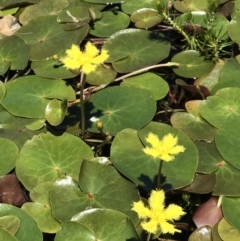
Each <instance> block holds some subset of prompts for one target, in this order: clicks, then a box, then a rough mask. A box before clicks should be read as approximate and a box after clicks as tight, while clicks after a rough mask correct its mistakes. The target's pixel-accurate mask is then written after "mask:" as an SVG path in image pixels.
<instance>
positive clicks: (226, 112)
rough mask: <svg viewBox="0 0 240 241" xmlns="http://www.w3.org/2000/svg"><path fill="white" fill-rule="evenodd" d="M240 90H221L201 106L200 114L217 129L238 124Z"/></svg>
mask: <svg viewBox="0 0 240 241" xmlns="http://www.w3.org/2000/svg"><path fill="white" fill-rule="evenodd" d="M239 95H240V88H234V87H232V88H224V89H220V90H219V91H218V92H217V93H216V94H215V95H214V96H209V97H207V99H206V100H203V101H202V103H201V105H200V114H201V116H202V117H203V118H204V119H206V120H207V121H208V122H209V123H210V124H212V125H213V126H215V127H217V128H221V127H225V126H227V125H231V126H232V124H233V123H236V122H238V120H239V115H240V99H239Z"/></svg>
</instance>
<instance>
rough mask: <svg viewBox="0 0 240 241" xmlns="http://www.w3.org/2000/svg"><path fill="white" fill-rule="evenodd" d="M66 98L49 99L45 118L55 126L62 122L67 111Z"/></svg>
mask: <svg viewBox="0 0 240 241" xmlns="http://www.w3.org/2000/svg"><path fill="white" fill-rule="evenodd" d="M67 105H68V103H67V99H63V100H57V99H53V100H51V101H50V102H49V103H48V105H47V107H46V110H45V118H46V120H47V121H48V122H49V123H50V124H51V125H52V126H57V125H59V124H61V123H62V121H63V119H64V117H65V115H66V112H67Z"/></svg>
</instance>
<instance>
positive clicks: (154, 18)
mask: <svg viewBox="0 0 240 241" xmlns="http://www.w3.org/2000/svg"><path fill="white" fill-rule="evenodd" d="M131 21H132V22H134V23H135V26H136V27H137V28H146V29H147V28H151V27H153V26H155V25H156V24H158V23H160V22H161V21H162V19H161V17H160V16H159V14H158V12H157V10H155V9H152V8H141V9H138V10H137V11H136V12H134V13H132V15H131Z"/></svg>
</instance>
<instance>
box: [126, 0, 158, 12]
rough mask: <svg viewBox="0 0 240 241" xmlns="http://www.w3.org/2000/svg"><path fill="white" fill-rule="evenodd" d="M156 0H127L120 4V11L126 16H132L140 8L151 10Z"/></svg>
mask: <svg viewBox="0 0 240 241" xmlns="http://www.w3.org/2000/svg"><path fill="white" fill-rule="evenodd" d="M155 2H156V0H148V1H146V0H138V1H136V0H127V1H124V2H122V3H121V9H122V10H123V12H125V13H127V14H132V13H133V12H135V11H137V10H138V9H141V8H152V7H153V6H154V3H155Z"/></svg>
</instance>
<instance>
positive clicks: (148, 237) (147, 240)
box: [146, 233, 151, 241]
mask: <svg viewBox="0 0 240 241" xmlns="http://www.w3.org/2000/svg"><path fill="white" fill-rule="evenodd" d="M150 239H151V233H149V234H148V236H147V239H146V241H149V240H150Z"/></svg>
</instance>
